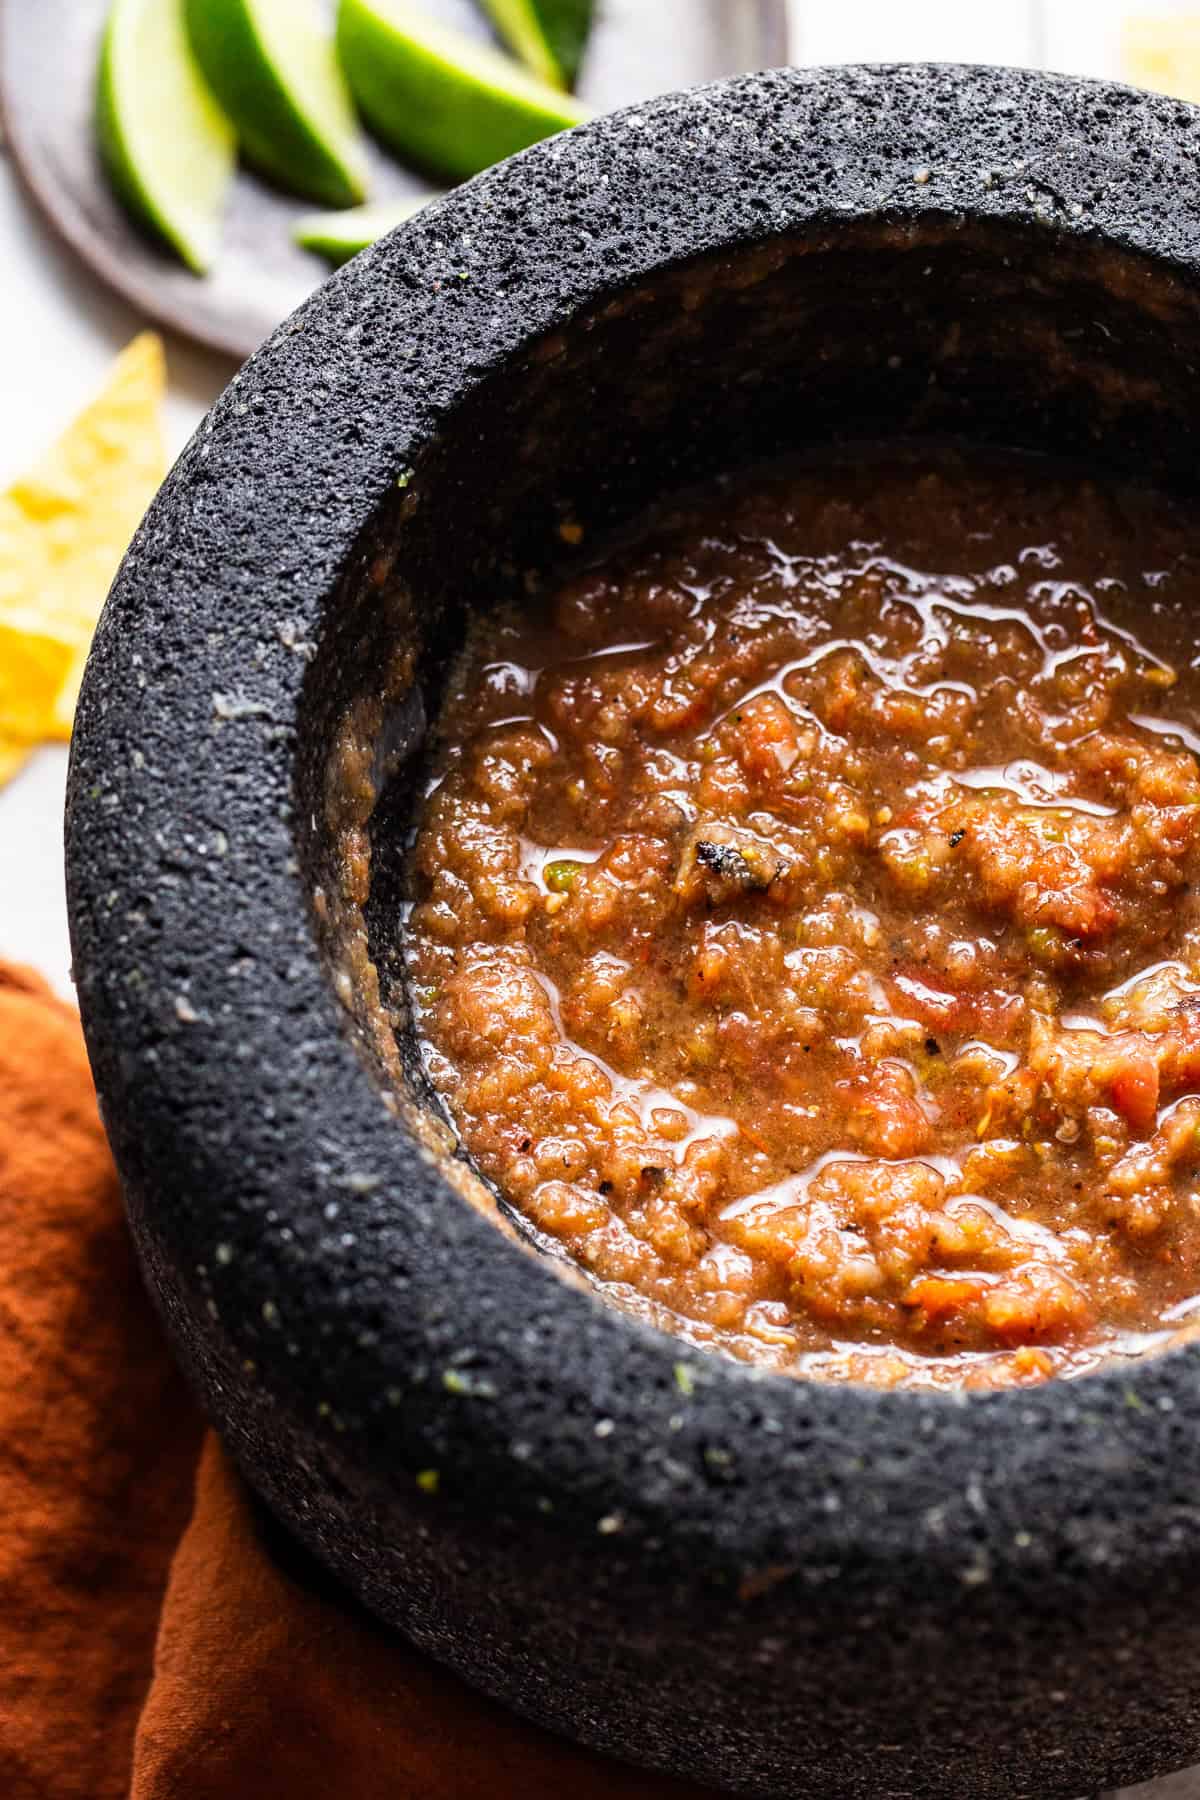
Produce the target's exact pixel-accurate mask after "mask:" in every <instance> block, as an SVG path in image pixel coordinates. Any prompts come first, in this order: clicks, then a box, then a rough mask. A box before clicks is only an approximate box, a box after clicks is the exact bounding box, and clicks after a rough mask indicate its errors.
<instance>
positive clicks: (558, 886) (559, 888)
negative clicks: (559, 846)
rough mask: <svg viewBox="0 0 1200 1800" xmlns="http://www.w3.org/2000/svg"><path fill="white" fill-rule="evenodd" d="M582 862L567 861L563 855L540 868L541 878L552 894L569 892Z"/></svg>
mask: <svg viewBox="0 0 1200 1800" xmlns="http://www.w3.org/2000/svg"><path fill="white" fill-rule="evenodd" d="M582 867H583V864H582V863H577V862H569V861H568V860H567V858H566V857H563V858H562V859H561V860H560V861H559V862H549V863H547V864H546V866H545V868H544V869H543V870H542V880H543V881H544V882H545V884H546V886H547V887H548V888H549V890H550V892H551V893H552V894H569V893H570V891H571V889H572V888H573V887H574V886H575V883H576V880H577V879H578V876H579V871H580V869H582Z"/></svg>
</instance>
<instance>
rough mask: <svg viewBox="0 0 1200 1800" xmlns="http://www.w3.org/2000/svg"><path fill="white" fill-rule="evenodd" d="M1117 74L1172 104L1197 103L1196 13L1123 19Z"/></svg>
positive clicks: (1199, 38)
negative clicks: (1168, 98) (1171, 99)
mask: <svg viewBox="0 0 1200 1800" xmlns="http://www.w3.org/2000/svg"><path fill="white" fill-rule="evenodd" d="M1121 73H1122V75H1123V76H1124V78H1125V80H1126V81H1129V82H1132V83H1133V85H1134V87H1143V88H1152V89H1153V90H1154V91H1155V92H1156V93H1159V94H1170V95H1172V96H1173V97H1174V98H1175V99H1176V100H1200V9H1198V11H1197V12H1196V13H1194V14H1187V13H1183V14H1176V15H1175V16H1174V17H1172V16H1171V15H1170V14H1169V13H1165V14H1162V15H1151V16H1147V17H1145V18H1130V19H1126V21H1125V24H1124V26H1123V27H1122V30H1121Z"/></svg>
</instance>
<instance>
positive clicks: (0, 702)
mask: <svg viewBox="0 0 1200 1800" xmlns="http://www.w3.org/2000/svg"><path fill="white" fill-rule="evenodd" d="M75 656H76V651H75V647H74V645H73V644H71V643H69V642H68V641H67V640H66V639H65V638H64V637H62V636H60V635H58V634H57V633H55V632H52V631H49V630H47V628H46V626H45V624H44V623H43V621H42V620H41V619H40V618H38V617H37V616H36V615H35V614H32V613H28V612H22V611H21V610H20V609H19V608H16V607H14V608H12V609H11V611H8V612H6V613H4V614H2V615H0V786H3V784H4V783H5V782H6V781H11V779H12V777H13V776H14V775H15V774H16V772H17V770H18V769H19V768H20V767H21V765H22V763H23V762H24V761H25V758H26V757H27V756H28V755H29V752H30V751H31V750H32V749H33V747H34V745H35V744H36V743H38V742H40V741H41V739H43V738H44V737H46V735H47V729H48V726H49V724H50V722H51V721H52V720H53V718H54V714H55V709H56V707H57V704H58V699H59V696H60V694H61V693H62V690H63V683H64V681H66V679H67V677H68V676H69V674H70V672H71V667H72V665H73V663H74V661H75Z"/></svg>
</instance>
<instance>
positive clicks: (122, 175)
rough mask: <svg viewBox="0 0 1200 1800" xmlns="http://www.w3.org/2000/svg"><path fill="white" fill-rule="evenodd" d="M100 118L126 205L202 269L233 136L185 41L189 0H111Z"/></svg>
mask: <svg viewBox="0 0 1200 1800" xmlns="http://www.w3.org/2000/svg"><path fill="white" fill-rule="evenodd" d="M96 128H97V131H98V134H99V138H100V151H101V155H102V156H103V158H104V163H105V166H106V167H107V169H108V173H109V177H110V179H111V180H112V184H113V186H114V187H115V188H116V190H117V193H118V195H119V196H120V198H121V199H122V200H123V201H124V203H125V205H126V206H127V207H128V208H129V209H130V211H131V212H133V213H134V214H136V216H137V217H138V218H139V219H140V220H141V221H142V223H143V224H144V225H148V226H149V227H150V229H151V230H152V231H154V232H156V233H157V234H158V235H159V236H160V237H162V238H165V239H166V241H167V243H168V244H170V246H171V248H172V249H173V250H175V251H176V252H177V253H178V254H179V255H180V256H181V257H182V258H183V260H184V262H185V263H186V264H187V265H188V267H189V268H190V269H194V270H195V271H196V273H197V274H198V275H202V274H203V273H204V271H205V270H206V269H208V268H211V266H212V262H213V259H214V257H215V256H216V253H217V246H218V244H219V242H220V236H221V214H222V212H223V211H224V207H225V196H226V193H227V190H228V187H229V183H230V180H231V179H232V176H233V164H234V155H235V146H234V136H233V128H232V127H231V125H230V124H229V121H228V120H227V119H226V118H225V115H224V114H223V113H222V111H221V109H220V107H219V106H218V105H217V103H216V101H215V100H214V99H213V97H212V95H211V94H210V92H209V91H208V88H207V87H206V85H205V83H204V79H203V77H202V76H201V74H200V71H199V69H198V68H197V67H196V65H195V63H194V61H193V60H192V55H191V52H190V50H189V49H188V43H187V36H186V33H185V31H184V24H183V0H114V4H113V6H112V9H111V11H110V12H109V15H108V24H107V26H106V28H105V32H104V42H103V45H102V47H101V51H100V73H99V79H98V81H97V85H96Z"/></svg>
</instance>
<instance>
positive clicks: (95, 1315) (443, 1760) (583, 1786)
mask: <svg viewBox="0 0 1200 1800" xmlns="http://www.w3.org/2000/svg"><path fill="white" fill-rule="evenodd" d="M704 1791H707V1790H704ZM567 1792H569V1793H570V1795H571V1797H572V1800H601V1796H604V1797H605V1800H700V1795H701V1790H700V1789H698V1788H696V1787H695V1786H694V1785H692V1784H688V1783H683V1782H678V1781H673V1780H669V1779H666V1778H659V1777H655V1776H650V1775H647V1774H644V1773H641V1772H639V1771H637V1770H633V1769H629V1768H626V1767H625V1766H623V1765H619V1764H616V1763H612V1762H609V1761H607V1760H606V1759H604V1758H602V1757H598V1756H593V1755H591V1754H590V1753H588V1752H586V1751H582V1750H579V1749H577V1748H575V1747H574V1746H573V1745H570V1744H568V1743H565V1742H563V1741H561V1740H560V1739H557V1738H553V1737H550V1736H549V1735H548V1734H546V1733H544V1732H541V1731H539V1730H538V1729H537V1728H536V1727H534V1726H532V1725H528V1724H526V1723H525V1722H524V1721H523V1720H520V1719H518V1718H516V1717H515V1716H514V1715H512V1714H510V1713H507V1712H505V1711H504V1710H503V1709H502V1708H501V1707H499V1706H497V1705H495V1704H494V1703H493V1702H491V1701H489V1700H487V1699H485V1698H484V1697H483V1696H482V1695H480V1694H477V1693H475V1692H474V1691H473V1690H471V1689H469V1688H467V1687H466V1686H464V1685H463V1684H462V1683H461V1682H459V1681H458V1680H456V1679H455V1677H453V1676H452V1675H449V1674H447V1673H446V1672H445V1671H444V1670H442V1669H439V1668H437V1667H436V1666H435V1665H434V1664H432V1663H430V1662H428V1661H427V1660H426V1659H425V1658H424V1657H423V1656H421V1655H420V1654H419V1653H418V1652H417V1651H415V1650H413V1649H412V1648H411V1647H410V1646H408V1645H407V1644H405V1643H404V1642H403V1641H402V1640H400V1639H398V1638H397V1637H395V1636H394V1635H392V1634H391V1633H389V1632H387V1631H386V1630H385V1629H384V1628H383V1627H382V1626H381V1625H379V1624H377V1623H376V1622H375V1621H374V1620H373V1619H371V1618H370V1617H369V1616H368V1615H367V1614H365V1613H364V1612H362V1611H361V1610H360V1609H359V1608H357V1607H356V1606H355V1605H354V1603H353V1602H352V1601H350V1600H349V1599H348V1598H347V1597H345V1596H343V1595H342V1594H341V1593H340V1592H339V1591H338V1590H337V1589H336V1588H335V1587H334V1586H333V1584H332V1583H331V1582H330V1581H329V1580H328V1579H327V1578H326V1577H325V1576H324V1574H323V1573H322V1572H321V1571H320V1570H319V1569H317V1568H315V1567H314V1566H313V1565H312V1564H311V1563H310V1562H309V1561H308V1559H307V1558H306V1557H305V1556H304V1555H303V1553H302V1552H300V1551H299V1550H298V1549H297V1548H296V1547H295V1546H294V1545H292V1544H291V1543H290V1542H288V1541H286V1540H285V1539H284V1538H283V1536H282V1534H281V1532H280V1530H279V1528H278V1527H277V1526H276V1525H275V1524H274V1523H273V1522H272V1521H271V1520H270V1519H268V1518H267V1517H266V1516H265V1514H264V1513H263V1511H262V1509H261V1508H260V1507H259V1506H258V1504H257V1503H256V1502H255V1501H254V1499H253V1498H252V1496H251V1495H250V1494H249V1492H248V1491H247V1490H246V1488H245V1487H244V1485H243V1484H242V1482H241V1480H240V1478H239V1477H238V1475H237V1473H236V1471H235V1470H234V1469H233V1468H232V1467H231V1465H230V1464H229V1462H228V1460H227V1458H226V1457H225V1454H224V1452H223V1450H222V1449H221V1447H220V1445H219V1444H218V1443H217V1441H216V1439H215V1438H214V1437H213V1436H212V1434H211V1433H207V1434H206V1433H205V1430H204V1426H203V1423H202V1421H201V1419H200V1417H199V1415H198V1412H197V1410H196V1408H195V1406H194V1404H193V1403H192V1401H191V1400H190V1398H189V1396H188V1394H187V1393H186V1391H185V1389H184V1387H183V1385H182V1383H181V1381H180V1378H179V1377H178V1375H177V1374H176V1373H175V1371H174V1368H173V1366H172V1364H171V1362H170V1359H169V1357H168V1355H167V1351H166V1347H165V1344H164V1342H163V1340H162V1337H161V1334H160V1332H159V1329H158V1326H157V1323H156V1321H155V1319H154V1316H153V1313H152V1311H151V1309H150V1305H149V1302H148V1301H147V1299H146V1297H145V1295H144V1293H143V1290H142V1287H141V1284H140V1280H139V1277H138V1272H137V1268H136V1264H135V1262H134V1257H133V1252H132V1249H131V1247H130V1243H129V1239H128V1236H127V1234H126V1231H125V1225H124V1219H123V1216H122V1211H121V1202H120V1194H119V1191H118V1188H117V1181H116V1175H115V1172H114V1170H113V1166H112V1163H111V1160H110V1158H109V1154H108V1149H107V1146H106V1144H105V1141H104V1134H103V1131H102V1129H101V1126H100V1122H99V1119H98V1116H97V1112H96V1104H95V1099H94V1096H93V1092H92V1086H91V1079H90V1076H89V1073H88V1067H87V1058H86V1056H85V1053H84V1049H83V1042H82V1039H81V1036H80V1033H79V1026H78V1021H77V1019H76V1017H75V1015H74V1013H73V1012H72V1011H71V1009H70V1008H69V1007H67V1006H64V1005H63V1004H62V1003H61V1002H59V1001H57V1000H56V999H54V998H53V996H51V995H50V994H49V993H48V991H47V990H46V989H45V987H44V986H43V985H42V984H41V983H40V982H39V981H38V980H37V979H36V978H35V977H33V976H30V975H27V974H24V973H22V972H20V971H15V970H12V969H7V968H5V967H4V966H3V965H0V1795H3V1796H4V1797H5V1800H126V1797H127V1796H128V1797H129V1800H250V1797H251V1796H253V1797H254V1800H262V1796H264V1795H275V1794H283V1793H286V1794H287V1795H288V1796H289V1800H308V1797H312V1800H317V1797H318V1796H319V1797H320V1800H328V1797H329V1796H330V1795H333V1794H336V1795H337V1796H338V1800H484V1797H485V1796H486V1800H506V1796H513V1797H515V1796H518V1795H520V1796H522V1800H541V1797H542V1796H547V1797H550V1796H556V1795H559V1794H562V1793H567Z"/></svg>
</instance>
